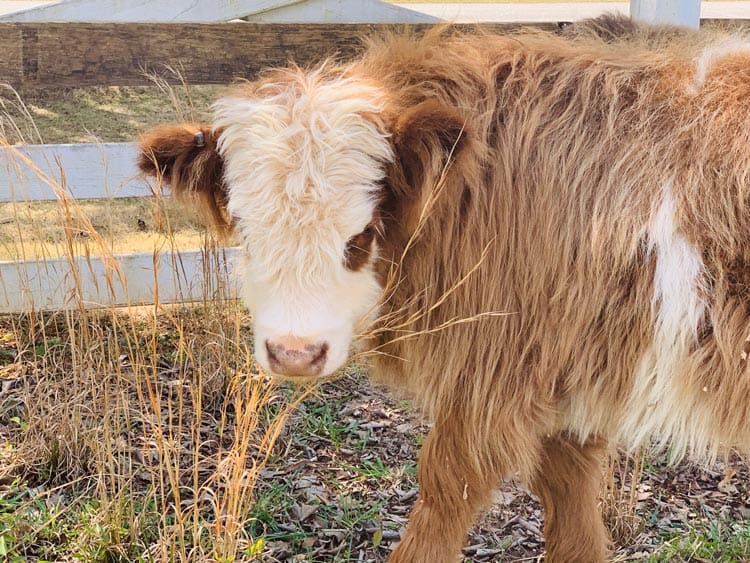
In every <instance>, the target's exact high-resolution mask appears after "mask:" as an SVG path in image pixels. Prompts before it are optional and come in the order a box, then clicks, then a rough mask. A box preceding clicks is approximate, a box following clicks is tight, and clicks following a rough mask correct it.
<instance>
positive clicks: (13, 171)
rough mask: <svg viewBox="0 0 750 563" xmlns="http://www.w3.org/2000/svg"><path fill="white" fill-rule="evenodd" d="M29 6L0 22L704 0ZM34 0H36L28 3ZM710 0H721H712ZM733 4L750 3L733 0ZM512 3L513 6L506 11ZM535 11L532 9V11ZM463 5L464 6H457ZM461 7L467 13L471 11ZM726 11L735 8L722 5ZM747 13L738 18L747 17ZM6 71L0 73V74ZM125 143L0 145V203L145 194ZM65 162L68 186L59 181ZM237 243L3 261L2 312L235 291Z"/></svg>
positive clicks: (429, 16) (656, 14) (591, 7)
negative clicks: (221, 246) (217, 248)
mask: <svg viewBox="0 0 750 563" xmlns="http://www.w3.org/2000/svg"><path fill="white" fill-rule="evenodd" d="M15 3H16V4H17V5H18V6H20V7H25V6H24V4H27V6H26V7H28V8H29V9H26V10H21V11H16V12H14V13H9V10H8V7H7V5H8V4H11V2H0V21H2V20H6V21H26V22H34V21H37V22H38V21H57V22H65V21H68V22H70V21H87V22H92V21H100V22H102V21H107V22H112V21H116V22H117V21H131V22H132V21H142V20H143V19H144V18H145V17H147V18H148V21H150V22H155V21H164V22H196V21H198V22H207V21H226V20H230V19H234V18H244V19H246V20H250V21H256V22H275V23H278V22H331V21H338V22H432V21H437V20H439V19H441V18H445V19H448V20H451V21H454V22H458V21H465V20H466V19H471V20H474V21H477V20H479V21H503V20H505V21H538V20H539V18H538V17H533V15H534V14H539V13H542V14H544V18H545V19H546V21H550V20H575V19H579V18H581V17H589V16H594V15H597V14H599V13H602V12H604V11H609V12H612V11H625V12H626V11H627V10H628V9H629V8H632V10H633V13H635V14H638V15H640V17H641V18H643V19H649V20H657V21H672V22H678V23H683V24H689V25H694V24H696V23H697V21H696V19H695V18H696V14H697V13H699V12H698V11H697V10H699V8H700V0H631V2H630V4H628V3H627V2H620V3H617V2H599V3H597V2H586V3H581V4H575V3H568V4H559V5H554V6H543V5H540V4H532V5H515V6H509V5H506V4H503V5H493V4H486V3H484V4H471V3H469V4H465V3H462V4H449V3H448V4H446V3H440V4H430V3H419V4H414V3H409V4H402V5H399V4H390V3H386V2H383V1H381V0H225V1H222V0H211V1H208V0H205V1H201V2H195V1H194V0H161V1H152V0H64V1H54V0H50V1H49V2H43V1H35V2H32V3H24V2H18V1H16V2H15ZM32 4H33V5H32ZM712 4H726V3H723V2H721V3H720V2H716V3H712ZM731 4H733V5H735V7H736V5H739V4H743V5H745V4H748V3H746V2H732V3H731ZM509 10H510V11H509ZM530 10H531V11H530ZM462 14H463V15H462ZM467 14H469V16H468V17H467ZM726 15H727V16H728V17H738V14H737V13H736V11H735V12H731V11H727V12H726ZM747 15H748V14H744V16H743V17H747ZM1 79H2V77H0V80H1ZM135 160H136V157H135V147H134V145H133V144H129V143H102V144H79V145H38V146H25V147H14V148H5V149H2V150H0V202H10V201H16V202H19V201H41V200H59V199H61V198H64V197H73V198H77V199H87V198H106V197H113V198H118V197H148V196H150V195H152V194H151V192H150V188H149V187H148V186H147V184H146V183H145V181H144V180H143V179H142V178H139V177H138V176H136V175H135V174H136V166H135ZM61 170H64V176H65V182H64V183H65V188H66V191H65V192H63V190H62V189H61V185H62V183H63V182H62V177H61ZM238 255H239V252H238V251H237V250H236V249H223V250H220V251H218V252H211V253H207V252H204V251H200V250H193V251H183V252H177V251H167V252H161V253H158V252H149V253H138V254H128V255H122V256H92V257H79V258H59V259H58V258H55V259H47V260H37V261H25V262H19V261H14V262H0V313H9V312H18V311H29V310H32V309H33V310H41V309H45V310H46V309H65V308H75V307H80V306H111V305H125V304H150V303H153V302H154V300H155V299H156V298H157V296H158V299H159V301H160V302H163V303H167V302H177V301H190V300H200V299H204V298H209V299H210V298H213V297H215V296H231V295H233V294H235V293H236V287H235V283H236V282H235V280H234V278H233V276H232V268H233V264H234V262H235V260H237V258H238Z"/></svg>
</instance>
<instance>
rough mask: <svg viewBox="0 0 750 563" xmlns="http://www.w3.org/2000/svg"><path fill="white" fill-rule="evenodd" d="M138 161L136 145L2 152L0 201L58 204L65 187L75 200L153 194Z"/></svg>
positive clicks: (9, 149) (35, 147) (21, 148)
mask: <svg viewBox="0 0 750 563" xmlns="http://www.w3.org/2000/svg"><path fill="white" fill-rule="evenodd" d="M136 156H137V148H136V146H135V145H134V144H133V143H82V144H73V145H29V146H19V147H7V148H0V170H1V171H2V172H0V202H8V201H34V200H41V201H44V200H54V199H58V197H59V196H60V189H61V186H63V185H64V187H65V189H66V191H67V192H68V193H69V194H70V195H72V196H73V197H74V198H76V199H95V198H108V197H114V198H122V197H140V196H148V195H151V190H150V188H149V186H148V185H147V183H146V181H145V180H144V179H143V178H141V177H140V176H139V175H138V171H137V168H136ZM63 172H64V174H63ZM63 175H64V181H63Z"/></svg>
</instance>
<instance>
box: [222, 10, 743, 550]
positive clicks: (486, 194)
mask: <svg viewBox="0 0 750 563" xmlns="http://www.w3.org/2000/svg"><path fill="white" fill-rule="evenodd" d="M293 72H298V73H303V71H300V70H295V71H293ZM326 72H327V73H328V76H329V79H330V80H334V81H335V80H344V81H347V82H346V83H347V84H349V83H350V81H352V80H353V81H354V82H355V83H358V82H357V81H360V82H361V83H363V84H367V85H368V88H374V89H376V90H377V91H379V92H381V93H382V98H379V100H380V103H382V109H381V110H378V111H377V112H375V113H374V114H373V115H371V116H369V117H368V119H371V120H372V122H373V123H374V124H375V125H376V126H377V127H378V128H379V129H381V130H384V131H385V134H387V135H389V138H390V139H391V143H392V157H390V158H388V159H386V160H385V161H383V162H384V164H383V166H384V175H385V177H384V178H383V180H382V182H381V186H380V194H379V197H378V204H377V209H376V210H375V211H374V212H373V213H374V215H373V216H374V217H376V218H377V223H378V228H377V234H376V235H375V243H376V248H377V252H374V251H373V252H372V254H371V255H370V259H371V261H372V264H371V266H372V271H373V274H374V275H377V276H378V278H379V280H380V284H381V286H382V287H383V295H382V298H381V302H380V303H379V307H378V309H377V313H378V316H377V319H376V320H375V321H374V323H372V324H370V325H368V326H367V327H366V330H363V335H362V338H363V340H364V342H365V343H366V346H365V349H366V350H368V351H369V354H370V355H371V356H372V358H373V364H374V366H373V377H374V378H376V379H378V380H379V381H383V382H385V383H387V384H388V385H390V386H391V387H392V388H394V389H397V390H398V391H399V392H402V393H407V394H409V395H410V396H411V397H412V398H413V399H414V400H416V401H417V402H418V404H419V405H420V406H421V407H422V408H423V409H424V411H425V412H426V413H427V415H428V416H429V417H430V418H431V419H432V420H433V421H434V428H433V430H432V431H431V433H430V435H429V437H428V438H427V441H426V443H425V445H424V447H423V450H422V452H421V456H420V469H419V479H420V487H421V496H420V500H419V501H418V503H417V505H416V506H415V508H414V511H413V514H412V517H411V520H410V525H409V528H408V530H407V534H406V536H405V538H404V540H403V541H402V543H401V544H400V545H399V547H398V549H397V550H396V552H395V553H394V554H393V557H392V560H393V561H398V562H404V561H425V562H427V561H429V562H431V563H434V562H436V561H451V560H452V557H453V556H454V555H456V554H458V551H459V548H460V546H461V544H462V542H463V540H464V533H465V530H466V528H467V527H468V526H469V525H470V523H471V521H472V519H473V518H474V517H475V515H476V513H477V512H478V511H479V510H480V509H481V508H482V507H483V506H484V505H485V503H486V502H488V499H489V498H490V493H491V491H492V489H493V488H494V487H496V486H497V485H498V484H499V483H500V482H501V480H502V478H503V477H505V476H507V475H509V474H511V473H513V472H520V474H521V475H522V476H523V477H524V478H525V479H527V481H528V482H529V483H530V485H531V486H532V488H533V489H534V491H536V492H537V493H538V494H539V496H540V497H541V499H542V501H543V503H544V506H545V510H546V511H547V519H546V524H545V535H546V538H547V554H548V560H551V561H600V560H602V559H604V558H605V557H606V552H607V536H606V532H605V531H604V529H603V526H602V524H601V519H600V518H599V516H598V515H597V509H596V491H597V489H598V482H599V478H600V467H599V460H600V459H601V456H602V455H603V453H604V452H605V451H606V448H607V444H621V445H625V446H628V447H635V446H638V445H641V444H643V443H647V442H649V441H650V440H652V439H655V440H656V443H657V444H661V445H665V446H666V445H670V446H671V447H672V448H673V450H674V452H675V453H676V454H678V457H679V456H681V455H684V454H692V455H695V456H697V457H712V456H716V455H718V454H720V453H723V452H725V451H727V448H729V447H739V448H741V449H744V450H748V449H750V410H749V409H750V402H749V401H748V397H750V371H749V368H748V365H747V353H748V351H749V350H750V345H749V342H750V323H749V322H748V321H749V320H750V290H749V289H748V288H749V287H750V273H749V272H750V250H748V248H750V245H748V242H749V241H750V214H749V213H748V211H750V209H748V207H749V205H748V204H749V203H750V202H749V199H748V198H750V178H748V171H750V149H748V147H750V138H749V137H750V113H749V112H747V107H748V101H750V42H747V41H746V40H745V39H744V38H742V37H730V36H725V35H721V34H718V33H716V34H710V33H693V32H688V31H684V30H675V29H672V28H649V27H641V26H637V25H634V24H632V22H630V21H628V20H622V19H618V18H613V17H609V18H603V19H600V20H596V21H594V22H583V23H580V24H576V25H575V26H573V28H572V29H571V30H569V31H566V32H565V33H563V34H562V35H561V36H559V35H553V34H549V33H542V32H534V31H525V32H519V33H516V34H513V35H509V36H494V35H487V34H483V33H481V32H476V33H474V34H469V35H461V34H458V35H456V34H452V33H450V32H447V31H437V32H433V33H429V34H427V36H425V37H422V38H416V37H412V36H408V35H407V36H404V35H390V36H387V37H385V38H380V39H374V40H372V41H371V42H370V44H369V46H368V50H367V52H366V54H365V55H364V56H363V57H362V58H361V59H360V60H358V61H356V62H354V63H352V64H349V65H346V66H342V67H340V68H334V69H332V68H331V67H330V65H329V66H327V67H326ZM303 74H304V73H303ZM269 80H271V81H272V82H273V81H274V80H281V79H279V78H278V77H277V78H273V77H272V78H270V79H269ZM282 87H283V86H282ZM253 95H255V94H253V93H249V94H248V96H253ZM223 107H224V110H225V111H224V113H223V116H222V117H223V125H224V126H226V125H227V123H226V121H227V120H228V119H231V112H228V111H226V106H223ZM381 158H382V157H381ZM248 173H252V170H248ZM235 213H237V211H235ZM368 240H369V239H368ZM371 318H372V317H371V316H370V317H368V319H371ZM366 354H367V353H366Z"/></svg>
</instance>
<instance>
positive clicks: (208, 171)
mask: <svg viewBox="0 0 750 563" xmlns="http://www.w3.org/2000/svg"><path fill="white" fill-rule="evenodd" d="M218 136H219V133H218V132H216V131H214V130H213V129H212V128H211V127H210V126H208V125H201V124H196V123H184V124H181V125H162V126H159V127H155V128H154V129H151V130H150V131H148V132H146V133H145V134H144V135H143V136H142V138H141V142H140V154H139V157H138V166H139V167H140V169H141V171H143V172H145V173H146V174H149V175H151V176H154V177H155V178H157V180H160V181H163V182H164V183H165V184H167V185H168V186H169V187H170V188H171V190H172V193H173V194H174V195H175V196H177V197H179V198H183V199H185V200H188V201H191V200H192V201H195V202H197V204H198V207H199V210H200V212H201V214H202V215H203V217H204V219H205V221H206V223H208V225H209V226H210V227H212V228H214V229H215V230H216V231H217V232H218V233H219V234H221V235H224V234H226V233H227V232H228V231H229V230H230V227H231V223H230V221H229V218H228V214H227V205H226V204H227V191H226V187H225V185H224V179H223V174H224V162H223V160H222V158H221V155H220V154H219V151H218V148H217V142H218Z"/></svg>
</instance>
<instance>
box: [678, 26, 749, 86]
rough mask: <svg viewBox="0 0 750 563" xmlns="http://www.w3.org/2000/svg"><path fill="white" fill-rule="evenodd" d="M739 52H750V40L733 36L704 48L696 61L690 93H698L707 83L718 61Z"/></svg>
mask: <svg viewBox="0 0 750 563" xmlns="http://www.w3.org/2000/svg"><path fill="white" fill-rule="evenodd" d="M737 53H746V54H750V41H747V40H745V39H741V38H739V37H731V38H729V39H726V40H725V41H722V42H721V43H718V44H716V45H711V46H709V47H706V48H705V49H703V51H701V54H700V55H699V56H698V59H697V60H696V62H695V77H694V78H693V82H692V83H691V84H690V86H689V91H690V93H691V94H697V93H698V91H699V90H700V89H701V87H702V86H703V85H704V84H705V83H706V78H707V77H708V74H709V72H710V71H711V67H712V66H713V65H714V63H716V61H718V60H720V59H722V58H724V57H727V56H730V55H734V54H737Z"/></svg>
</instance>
